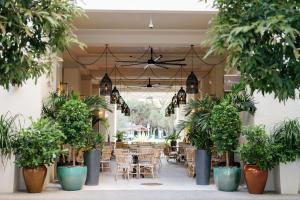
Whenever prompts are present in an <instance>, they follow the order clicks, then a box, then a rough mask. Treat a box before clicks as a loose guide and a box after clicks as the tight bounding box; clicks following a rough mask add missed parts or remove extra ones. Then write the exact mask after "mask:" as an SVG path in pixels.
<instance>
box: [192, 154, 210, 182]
mask: <svg viewBox="0 0 300 200" xmlns="http://www.w3.org/2000/svg"><path fill="white" fill-rule="evenodd" d="M195 161H196V183H197V185H209V179H210V166H211V152H210V151H206V150H201V149H198V150H196V153H195Z"/></svg>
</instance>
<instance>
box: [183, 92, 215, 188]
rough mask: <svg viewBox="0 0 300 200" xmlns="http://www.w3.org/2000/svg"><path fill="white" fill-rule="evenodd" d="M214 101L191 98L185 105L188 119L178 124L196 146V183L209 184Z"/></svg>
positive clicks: (205, 98) (208, 98)
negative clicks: (211, 123) (211, 122)
mask: <svg viewBox="0 0 300 200" xmlns="http://www.w3.org/2000/svg"><path fill="white" fill-rule="evenodd" d="M215 103H216V101H215V100H213V99H212V98H210V97H209V96H205V97H204V98H202V99H198V100H194V101H193V100H192V101H190V102H189V103H188V106H187V115H188V116H189V117H188V120H186V121H183V122H181V123H180V124H179V126H180V127H181V128H182V129H183V128H185V129H187V130H188V134H187V137H188V140H189V141H190V143H191V144H192V145H193V146H194V147H195V148H196V154H195V161H196V183H197V184H198V185H209V183H210V169H211V147H212V145H213V144H212V141H211V125H210V117H211V110H212V108H213V106H214V105H215Z"/></svg>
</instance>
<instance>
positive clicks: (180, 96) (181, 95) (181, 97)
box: [177, 66, 186, 104]
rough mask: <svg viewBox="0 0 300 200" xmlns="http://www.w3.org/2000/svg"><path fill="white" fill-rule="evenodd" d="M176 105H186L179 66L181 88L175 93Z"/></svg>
mask: <svg viewBox="0 0 300 200" xmlns="http://www.w3.org/2000/svg"><path fill="white" fill-rule="evenodd" d="M177 100H178V104H186V93H185V91H184V89H183V87H182V66H181V88H180V90H179V91H178V93H177Z"/></svg>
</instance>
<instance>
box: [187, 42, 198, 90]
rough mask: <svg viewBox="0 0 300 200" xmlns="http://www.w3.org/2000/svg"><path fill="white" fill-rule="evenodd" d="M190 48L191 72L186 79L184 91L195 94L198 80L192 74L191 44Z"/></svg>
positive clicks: (192, 47) (192, 48)
mask: <svg viewBox="0 0 300 200" xmlns="http://www.w3.org/2000/svg"><path fill="white" fill-rule="evenodd" d="M191 50H192V71H191V74H190V75H189V76H188V78H187V79H186V93H188V94H197V93H198V92H199V89H198V87H199V82H198V79H197V76H196V75H195V74H194V46H193V45H192V46H191Z"/></svg>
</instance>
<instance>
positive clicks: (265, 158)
mask: <svg viewBox="0 0 300 200" xmlns="http://www.w3.org/2000/svg"><path fill="white" fill-rule="evenodd" d="M242 135H243V136H245V137H246V140H247V142H246V143H245V144H242V145H240V147H239V149H238V151H239V153H240V154H241V160H242V161H243V162H244V163H245V164H255V165H257V166H258V167H259V168H260V169H261V170H270V169H272V168H273V167H274V165H275V163H274V162H273V149H274V148H273V143H272V142H271V140H270V138H269V137H268V135H267V134H266V131H265V127H263V126H254V125H253V126H249V127H246V128H244V129H243V130H242Z"/></svg>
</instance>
